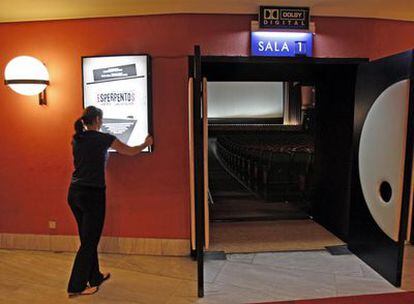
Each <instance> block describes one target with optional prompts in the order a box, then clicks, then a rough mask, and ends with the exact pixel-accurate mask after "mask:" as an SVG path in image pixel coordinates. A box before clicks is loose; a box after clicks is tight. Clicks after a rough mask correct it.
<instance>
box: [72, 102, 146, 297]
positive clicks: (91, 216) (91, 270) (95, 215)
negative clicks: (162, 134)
mask: <svg viewBox="0 0 414 304" xmlns="http://www.w3.org/2000/svg"><path fill="white" fill-rule="evenodd" d="M102 116H103V113H102V110H100V109H98V108H96V107H93V106H90V107H87V108H86V109H85V110H84V112H83V115H82V117H81V118H79V119H78V120H77V121H76V122H75V135H74V136H73V141H72V148H73V158H74V165H75V171H74V172H73V175H72V181H71V184H70V187H69V194H68V202H69V205H70V208H71V209H72V212H73V214H74V216H75V219H76V222H77V224H78V230H79V237H80V241H81V245H80V248H79V250H78V252H77V254H76V258H75V262H74V264H73V268H72V274H71V276H70V280H69V284H68V290H67V291H68V294H69V297H73V296H78V295H91V294H93V293H95V292H97V291H98V288H99V286H100V285H101V284H102V283H103V282H104V281H106V280H107V279H109V277H110V274H109V273H106V274H102V273H101V272H100V270H99V262H98V253H97V247H98V243H99V240H100V237H101V233H102V228H103V224H104V218H105V164H106V160H107V157H108V149H109V148H110V147H111V148H113V149H114V150H116V151H117V152H119V153H120V154H125V155H131V156H133V155H136V154H138V153H140V152H141V151H142V150H144V149H145V148H146V147H148V146H150V145H152V137H151V136H147V138H146V139H145V142H144V143H143V144H142V145H139V146H135V147H130V146H127V145H125V144H123V143H122V142H120V141H119V140H118V139H117V138H116V137H115V136H113V135H110V134H105V133H101V132H99V130H100V129H101V126H102Z"/></svg>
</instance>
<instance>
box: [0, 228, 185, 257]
mask: <svg viewBox="0 0 414 304" xmlns="http://www.w3.org/2000/svg"><path fill="white" fill-rule="evenodd" d="M0 248H2V249H22V250H45V251H65V252H76V251H77V250H78V248H79V237H78V236H67V235H40V234H14V233H0ZM99 252H101V253H120V254H143V255H168V256H188V255H189V254H190V240H187V239H156V238H127V237H106V236H104V237H102V238H101V241H100V243H99Z"/></svg>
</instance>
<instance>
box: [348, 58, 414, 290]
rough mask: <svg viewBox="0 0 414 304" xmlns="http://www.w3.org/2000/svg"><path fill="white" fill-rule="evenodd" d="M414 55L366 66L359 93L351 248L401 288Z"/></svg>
mask: <svg viewBox="0 0 414 304" xmlns="http://www.w3.org/2000/svg"><path fill="white" fill-rule="evenodd" d="M412 74H413V52H412V51H409V52H405V53H401V54H397V55H393V56H390V57H386V58H383V59H379V60H375V61H372V62H369V63H364V64H361V65H360V67H359V70H358V76H357V84H356V89H355V114H354V136H353V165H352V194H351V212H350V237H349V248H350V249H351V251H352V252H354V253H355V254H356V255H357V256H359V257H360V258H361V259H362V260H363V261H365V262H366V263H367V264H369V265H370V266H371V267H372V268H373V269H374V270H375V271H377V272H378V273H379V274H381V275H382V276H383V277H384V278H386V279H387V280H388V281H389V282H391V283H392V284H393V285H395V286H400V284H401V274H402V262H403V253H404V242H405V239H406V232H407V220H408V210H409V200H410V184H411V166H412V154H413V126H412V125H413V123H412V121H413V120H412V119H413V80H412V79H413V78H412Z"/></svg>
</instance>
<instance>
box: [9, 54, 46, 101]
mask: <svg viewBox="0 0 414 304" xmlns="http://www.w3.org/2000/svg"><path fill="white" fill-rule="evenodd" d="M4 84H5V85H7V86H9V87H10V88H11V89H12V90H13V91H15V92H16V93H19V94H22V95H27V96H33V95H39V105H46V104H47V101H46V87H47V86H48V85H49V72H48V71H47V68H46V66H45V65H44V64H43V63H42V62H41V61H40V60H38V59H36V58H34V57H30V56H19V57H16V58H14V59H12V60H11V61H10V62H9V63H8V64H7V66H6V69H5V71H4Z"/></svg>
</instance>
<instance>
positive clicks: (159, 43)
mask: <svg viewBox="0 0 414 304" xmlns="http://www.w3.org/2000/svg"><path fill="white" fill-rule="evenodd" d="M251 19H252V16H242V15H232V16H226V15H164V16H146V17H128V18H103V19H90V20H72V21H56V22H32V23H15V24H1V25H0V68H1V70H4V67H5V65H6V64H7V62H8V61H9V60H10V59H12V58H13V57H15V56H18V55H24V54H26V55H32V56H35V57H37V58H39V59H41V60H42V61H44V62H45V64H46V65H47V67H48V69H49V73H50V75H51V86H50V87H49V88H48V103H49V104H48V106H47V107H40V106H38V105H37V101H36V98H35V97H25V96H20V95H18V94H16V93H14V92H12V91H11V90H10V89H9V88H7V87H6V86H4V85H0V103H1V108H0V129H1V130H3V132H2V135H1V138H2V148H1V152H2V155H1V157H0V168H1V170H0V232H9V233H36V234H48V233H51V234H75V233H76V229H75V222H74V220H73V218H72V215H71V213H70V211H69V208H68V207H67V204H66V192H67V187H68V183H69V180H70V175H71V170H72V159H71V147H70V140H71V135H72V132H73V131H72V124H73V121H74V120H75V119H76V118H77V117H78V116H79V115H80V113H81V110H82V100H81V98H82V96H81V94H82V92H81V65H80V57H81V56H86V55H104V54H131V53H149V54H151V55H152V56H153V109H154V118H153V120H154V132H155V143H156V150H155V152H154V153H153V154H151V155H140V156H137V157H132V158H130V157H124V156H120V155H112V156H111V159H110V161H109V164H108V174H107V184H108V202H107V218H106V226H105V230H104V234H105V235H108V236H127V237H160V238H188V237H189V192H188V187H189V186H188V161H187V157H188V155H187V142H188V138H187V133H188V130H187V87H186V86H187V69H188V67H187V57H186V56H187V55H190V54H191V53H192V50H193V45H194V44H200V45H201V47H202V51H203V53H204V54H210V55H213V54H214V55H248V53H249V29H250V20H251ZM314 20H315V21H316V24H317V36H316V38H315V55H316V56H331V57H379V56H383V55H386V54H391V53H394V52H398V51H402V50H404V49H408V48H412V47H414V35H412V33H413V32H414V23H410V22H397V21H381V20H370V19H347V18H314ZM0 77H1V78H0V82H1V83H3V78H2V77H3V75H1V76H0ZM50 219H53V220H56V221H57V229H56V230H55V231H49V229H48V226H47V223H48V220H50Z"/></svg>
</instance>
